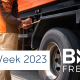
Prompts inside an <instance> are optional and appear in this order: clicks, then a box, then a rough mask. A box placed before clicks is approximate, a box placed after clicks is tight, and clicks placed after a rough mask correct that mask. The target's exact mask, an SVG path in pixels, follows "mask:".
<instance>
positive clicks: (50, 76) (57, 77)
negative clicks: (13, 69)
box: [18, 0, 80, 80]
mask: <svg viewBox="0 0 80 80" xmlns="http://www.w3.org/2000/svg"><path fill="white" fill-rule="evenodd" d="M18 10H19V13H20V17H21V19H26V18H28V17H30V18H32V21H33V22H36V21H38V20H41V21H40V22H38V23H36V24H34V25H33V27H31V28H30V29H27V30H26V29H22V28H21V29H20V31H21V33H20V34H19V36H18V37H19V50H35V49H38V50H50V70H49V71H47V70H42V71H39V74H40V77H41V80H79V75H80V73H77V72H76V71H75V70H76V66H77V65H78V66H79V64H77V63H76V62H75V63H74V64H63V54H64V53H63V49H74V50H77V49H80V45H79V44H80V28H79V26H80V1H79V0H33V1H32V0H24V1H23V0H22V1H21V0H18ZM68 54H71V53H70V52H68ZM74 57H75V58H76V57H77V53H75V55H74ZM68 60H70V58H69V59H68ZM64 66H67V67H66V70H65V71H64V72H63V67H64ZM76 76H77V77H76Z"/></svg>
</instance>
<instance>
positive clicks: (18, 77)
mask: <svg viewBox="0 0 80 80" xmlns="http://www.w3.org/2000/svg"><path fill="white" fill-rule="evenodd" d="M11 77H12V80H40V77H39V73H38V71H30V70H29V71H28V70H25V71H23V70H21V71H20V70H14V71H13V70H12V71H11Z"/></svg>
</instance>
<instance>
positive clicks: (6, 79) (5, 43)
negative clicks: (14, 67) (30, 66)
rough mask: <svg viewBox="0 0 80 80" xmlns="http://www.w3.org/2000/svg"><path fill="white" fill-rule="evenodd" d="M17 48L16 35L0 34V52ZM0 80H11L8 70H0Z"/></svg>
mask: <svg viewBox="0 0 80 80" xmlns="http://www.w3.org/2000/svg"><path fill="white" fill-rule="evenodd" d="M17 47H18V34H17V33H0V51H10V50H17ZM3 67H5V66H3ZM0 80H11V75H10V70H0Z"/></svg>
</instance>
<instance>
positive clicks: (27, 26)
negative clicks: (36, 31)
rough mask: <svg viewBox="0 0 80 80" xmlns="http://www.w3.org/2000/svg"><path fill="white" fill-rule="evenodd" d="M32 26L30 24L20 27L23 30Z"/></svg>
mask: <svg viewBox="0 0 80 80" xmlns="http://www.w3.org/2000/svg"><path fill="white" fill-rule="evenodd" d="M32 26H33V25H30V24H23V25H22V27H23V28H24V29H29V28H30V27H32Z"/></svg>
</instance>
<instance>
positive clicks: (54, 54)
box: [45, 42, 61, 79]
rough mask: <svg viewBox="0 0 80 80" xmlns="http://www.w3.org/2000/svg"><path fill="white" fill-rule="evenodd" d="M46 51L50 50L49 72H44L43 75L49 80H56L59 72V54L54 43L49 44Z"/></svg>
mask: <svg viewBox="0 0 80 80" xmlns="http://www.w3.org/2000/svg"><path fill="white" fill-rule="evenodd" d="M46 50H50V56H51V57H50V58H51V59H50V70H46V71H45V73H46V75H47V76H48V78H49V79H56V78H57V77H58V76H59V74H60V70H61V53H60V49H59V47H58V45H57V44H56V43H53V42H52V43H49V44H48V46H47V47H46Z"/></svg>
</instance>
